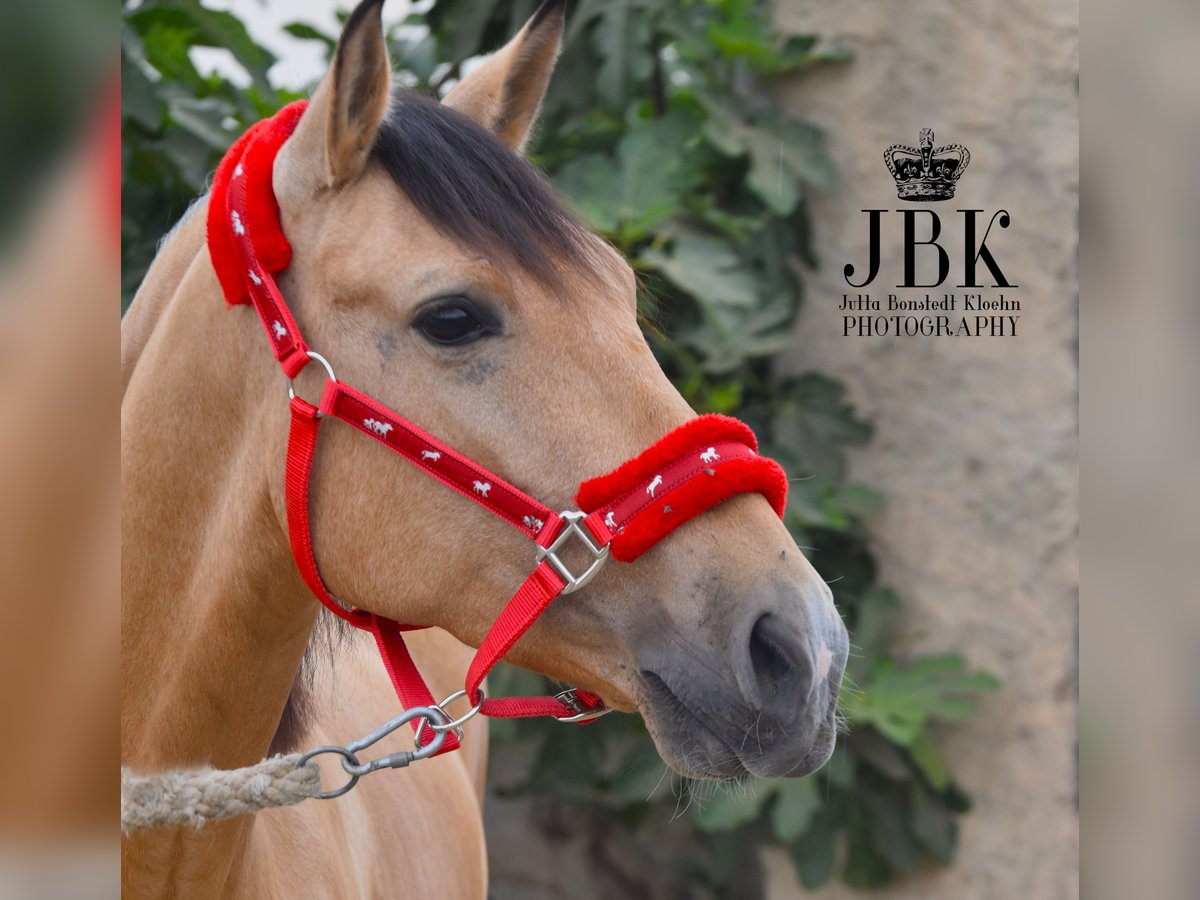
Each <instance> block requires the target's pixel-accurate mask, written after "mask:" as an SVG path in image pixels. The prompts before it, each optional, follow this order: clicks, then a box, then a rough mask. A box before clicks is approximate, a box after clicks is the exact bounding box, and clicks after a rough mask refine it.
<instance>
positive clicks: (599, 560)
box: [537, 510, 608, 594]
mask: <svg viewBox="0 0 1200 900" xmlns="http://www.w3.org/2000/svg"><path fill="white" fill-rule="evenodd" d="M558 515H559V517H560V518H561V519H562V520H563V522H564V523H565V527H564V528H563V530H562V531H560V532H559V533H558V537H556V538H555V539H554V541H553V542H552V543H551V544H550V546H549V547H543V546H541V545H538V548H537V562H538V563H540V562H541V561H542V560H546V562H548V563H550V565H551V566H552V567H553V568H554V571H556V572H557V573H558V574H559V575H560V576H561V577H562V579H563V581H565V582H566V583H567V584H566V587H564V588H563V589H562V592H563V593H564V594H570V593H572V592H574V591H577V590H579V589H580V588H581V587H583V586H584V585H585V584H587V583H588V582H589V581H591V580H592V579H593V578H595V577H596V573H597V572H599V571H600V568H601V566H603V565H604V563H605V562H607V561H608V545H607V544H605V545H604V546H603V547H601V546H599V545H598V544H597V543H596V539H595V537H594V536H593V535H592V534H591V532H590V531H589V530H588V529H587V528H585V527H583V524H582V523H583V520H584V519H586V518H587V513H583V512H580V511H578V510H567V511H565V512H560V513H559V514H558ZM572 535H574V536H575V537H577V538H579V540H581V541H583V546H584V547H586V548H587V550H588V552H589V553H591V554H592V562H591V565H589V566H588V567H587V569H585V570H584V572H583V574H582V575H579V576H576V575H575V573H574V572H572V571H571V570H570V569H568V568H567V564H566V563H564V562H563V561H562V560H561V559H559V558H558V555H557V551H558V550H559V549H561V548H562V546H563V544H565V543H566V542H567V541H568V540H570V539H571V536H572Z"/></svg>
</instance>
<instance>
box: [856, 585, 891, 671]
mask: <svg viewBox="0 0 1200 900" xmlns="http://www.w3.org/2000/svg"><path fill="white" fill-rule="evenodd" d="M899 608H900V601H899V600H897V599H896V595H895V593H894V592H892V591H890V590H888V589H887V588H880V587H873V588H871V589H870V590H868V591H867V592H866V593H864V594H863V595H862V596H861V597H860V598H859V600H858V603H857V605H856V608H855V622H854V628H853V630H852V632H851V636H850V640H851V641H852V642H853V644H854V646H855V648H856V649H857V653H858V656H857V657H851V660H850V665H851V666H852V667H853V668H854V670H855V677H856V678H860V679H861V678H862V677H863V673H862V672H861V671H860V669H861V666H860V665H859V663H860V661H861V662H862V663H867V662H869V661H870V660H872V659H874V658H875V657H876V656H877V655H878V654H879V648H880V645H881V644H882V641H883V636H884V634H885V633H886V631H887V629H888V627H889V626H890V625H891V623H892V621H893V620H894V619H895V617H896V612H897V610H898V609H899Z"/></svg>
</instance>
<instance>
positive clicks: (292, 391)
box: [287, 350, 337, 415]
mask: <svg viewBox="0 0 1200 900" xmlns="http://www.w3.org/2000/svg"><path fill="white" fill-rule="evenodd" d="M306 352H307V355H308V358H309V359H313V360H316V361H317V362H319V363H320V364H321V365H322V366H324V367H325V374H326V375H328V376H329V380H330V381H337V376H336V375H334V374H333V366H331V365H330V364H329V360H327V359H326V358H325V357H323V356H322V355H321V354H320V353H318V352H317V351H316V350H308V351H306ZM301 371H303V370H301ZM287 392H288V399H289V400H295V399H296V385H295V380H294V379H292V378H289V379H287ZM317 415H320V413H319V412H318V413H317Z"/></svg>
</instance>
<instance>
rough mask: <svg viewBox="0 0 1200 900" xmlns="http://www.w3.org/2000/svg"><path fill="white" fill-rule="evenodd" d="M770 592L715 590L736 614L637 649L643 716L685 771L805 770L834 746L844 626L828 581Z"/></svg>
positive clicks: (716, 603) (715, 602) (717, 604)
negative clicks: (753, 596)
mask: <svg viewBox="0 0 1200 900" xmlns="http://www.w3.org/2000/svg"><path fill="white" fill-rule="evenodd" d="M765 594H766V598H765V599H766V602H763V601H760V602H759V603H746V602H735V601H732V600H731V599H730V598H710V599H709V600H708V602H710V603H711V604H712V607H711V608H713V609H730V610H732V611H734V612H733V614H731V615H730V616H723V615H714V616H710V617H707V619H706V621H709V622H711V626H710V627H708V628H705V629H704V630H703V631H701V632H698V633H694V634H692V635H690V636H687V637H684V636H681V634H680V632H679V631H678V630H676V631H674V633H673V634H672V635H671V637H670V639H669V640H665V641H663V640H655V639H650V640H647V641H646V643H645V644H644V645H643V646H641V647H639V648H638V657H637V660H638V668H639V670H640V675H641V681H642V686H643V693H642V698H641V702H640V704H639V705H640V706H641V712H642V715H643V717H644V718H645V719H646V722H647V724H648V725H649V728H650V731H651V734H652V735H653V737H654V740H655V743H656V745H657V746H658V750H659V753H660V754H661V755H662V757H663V759H664V760H666V761H667V763H668V764H669V765H671V767H672V768H674V769H675V770H676V771H678V772H680V773H681V774H683V775H687V776H690V777H697V778H714V777H715V778H722V777H731V776H734V777H735V776H740V775H745V774H751V775H758V776H768V777H770V776H802V775H808V774H810V773H812V772H815V771H816V770H817V769H819V768H820V767H821V766H823V765H824V764H825V763H826V762H827V761H828V760H829V757H830V755H831V754H832V753H833V748H834V744H835V737H836V731H837V726H836V713H837V702H838V691H839V688H840V686H841V680H842V673H843V672H844V670H845V666H846V657H847V653H848V647H849V642H848V637H847V634H846V629H845V626H844V625H843V624H842V621H841V618H840V617H839V616H838V615H837V613H836V612H835V611H834V609H833V604H832V602H831V600H830V599H829V597H828V588H826V587H825V586H824V584H821V585H820V586H819V589H806V590H800V589H797V588H796V587H793V586H789V585H781V584H776V585H772V586H771V587H770V588H768V589H767V591H766V592H765ZM660 633H662V632H660Z"/></svg>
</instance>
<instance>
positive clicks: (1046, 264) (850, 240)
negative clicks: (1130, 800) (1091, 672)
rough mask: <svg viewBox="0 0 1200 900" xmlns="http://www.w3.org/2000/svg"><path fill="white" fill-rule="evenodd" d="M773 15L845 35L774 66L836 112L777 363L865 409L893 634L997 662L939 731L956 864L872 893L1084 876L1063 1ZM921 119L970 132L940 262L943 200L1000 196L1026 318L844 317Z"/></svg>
mask: <svg viewBox="0 0 1200 900" xmlns="http://www.w3.org/2000/svg"><path fill="white" fill-rule="evenodd" d="M776 16H777V20H778V22H779V24H780V26H781V27H783V28H784V29H786V30H788V31H790V32H811V33H816V34H820V35H823V36H826V37H833V38H840V39H842V40H844V41H845V42H846V43H847V44H848V45H849V46H850V47H851V48H852V49H853V50H854V51H855V54H856V56H855V59H854V61H853V62H851V63H848V64H845V65H838V66H829V67H826V68H824V69H822V70H819V71H815V72H811V73H806V74H805V75H804V76H802V77H800V78H798V79H797V80H795V82H794V83H790V84H788V85H787V86H786V87H785V89H784V98H785V101H786V105H787V107H788V108H789V110H790V111H791V112H793V113H794V114H796V115H799V116H801V117H803V118H807V119H809V120H811V121H813V122H815V123H817V124H819V125H820V126H822V127H823V128H824V129H825V130H826V131H827V133H828V135H829V140H830V143H831V147H832V150H833V153H834V155H835V157H836V159H837V162H838V166H839V170H840V174H841V179H842V183H841V184H840V185H839V187H838V188H837V189H835V190H833V191H830V192H828V193H827V194H824V195H822V196H818V197H815V198H814V199H813V201H812V214H813V220H814V229H815V234H816V249H817V252H818V255H819V258H820V260H821V268H820V269H819V270H818V271H816V272H814V273H812V274H811V276H810V278H809V281H808V285H809V287H808V297H807V300H806V304H805V308H804V311H803V313H802V315H801V318H800V321H799V323H798V327H797V346H796V349H795V351H794V353H792V354H791V355H790V357H789V359H788V363H787V365H788V367H789V368H791V369H795V370H797V371H803V370H806V369H809V368H814V369H819V370H821V371H824V372H829V373H831V374H833V375H835V376H838V377H840V378H841V379H843V380H844V381H845V382H846V383H847V385H848V386H849V388H850V390H851V394H852V397H853V399H854V401H855V403H856V404H857V406H858V409H859V411H860V412H861V413H863V414H865V415H866V416H867V417H868V418H870V419H871V420H872V421H873V422H874V423H875V426H876V437H875V440H874V442H873V444H872V445H871V446H870V447H869V448H868V449H867V450H866V451H864V452H862V453H859V454H858V455H857V456H855V457H854V459H853V461H852V473H853V476H854V477H856V478H857V479H860V480H864V481H866V482H867V483H869V484H873V485H876V486H878V487H880V488H882V489H883V490H884V491H885V492H886V493H887V496H888V500H889V504H888V509H887V511H886V512H885V513H884V514H883V515H882V516H880V517H879V518H878V519H877V520H876V521H874V522H873V523H872V531H873V533H874V535H875V545H876V548H877V550H878V554H879V558H880V562H881V566H882V576H883V579H884V581H885V582H887V583H890V584H891V585H893V586H894V587H896V588H897V589H898V590H899V592H900V594H901V596H902V599H903V602H904V613H903V628H902V634H901V635H900V636H899V637H900V640H901V642H902V645H903V647H904V648H905V649H906V651H908V650H911V651H913V652H921V651H939V650H961V651H964V652H965V653H966V654H967V656H968V658H969V659H970V661H971V662H972V663H973V664H974V665H976V666H979V667H982V668H986V669H988V670H990V671H991V672H993V673H995V674H996V675H998V676H999V677H1000V678H1001V679H1002V680H1003V688H1002V690H1001V691H1000V692H999V693H998V694H996V695H994V696H993V697H991V698H989V699H988V700H987V701H986V702H985V704H984V707H983V709H982V713H981V715H980V716H979V717H978V718H977V719H975V720H973V721H972V722H971V723H969V724H968V725H965V726H958V727H954V728H950V729H946V730H945V731H944V740H943V747H944V748H945V749H946V752H947V754H948V756H949V759H950V761H951V763H952V767H953V770H954V772H955V773H956V775H957V776H958V778H959V780H960V782H961V783H962V784H963V785H964V787H965V788H966V789H967V790H968V791H969V792H970V793H971V795H972V796H973V797H974V799H975V803H976V807H975V810H974V811H973V812H972V813H971V814H970V815H969V816H968V817H967V818H966V819H965V820H964V827H963V831H962V838H961V849H960V854H959V859H958V862H957V864H956V865H955V866H954V867H953V868H950V869H948V870H945V871H934V872H930V873H928V874H927V875H922V876H921V877H919V878H916V879H912V880H910V881H909V882H907V883H905V884H903V885H901V886H900V887H897V888H894V889H891V890H889V891H887V892H885V894H884V895H885V896H887V897H889V898H892V897H895V898H913V900H916V898H922V900H927V898H928V900H940V898H947V900H949V898H953V900H970V898H980V900H1015V898H1020V900H1062V898H1068V897H1074V896H1076V895H1077V891H1078V878H1077V876H1076V874H1075V871H1074V870H1075V860H1076V853H1077V845H1078V839H1077V817H1076V808H1075V788H1074V774H1075V768H1074V752H1075V696H1074V695H1075V686H1076V677H1075V653H1074V641H1075V622H1076V607H1075V603H1076V588H1077V579H1078V573H1077V563H1076V534H1077V520H1076V499H1077V490H1076V486H1077V476H1076V416H1075V403H1076V396H1075V391H1076V368H1077V367H1076V352H1075V348H1074V341H1075V304H1076V274H1077V273H1076V265H1075V252H1076V240H1077V221H1076V215H1077V203H1078V183H1077V180H1078V179H1077V167H1078V141H1077V102H1076V99H1077V93H1076V73H1077V68H1078V53H1077V21H1078V8H1077V5H1076V3H1075V2H1072V0H1036V2H1033V0H979V2H974V3H961V2H953V0H908V2H904V3H894V2H882V0H848V2H847V0H843V2H839V3H817V2H812V0H803V2H801V0H780V2H778V3H777V5H776ZM922 127H931V128H933V129H934V131H935V132H936V135H937V137H936V143H937V144H939V145H940V144H943V143H952V142H961V143H963V144H966V145H967V147H968V148H969V150H970V151H971V156H972V159H971V163H970V166H969V168H968V170H967V171H966V173H965V174H964V176H963V179H962V181H961V183H960V185H959V188H958V192H957V195H956V197H955V200H954V201H953V202H948V203H939V204H935V205H934V208H936V209H937V210H938V211H939V212H940V213H941V214H942V218H943V221H944V223H945V224H946V225H947V229H946V230H947V231H950V232H955V231H956V232H958V234H959V238H958V241H957V242H956V241H955V240H954V239H953V237H948V238H947V240H946V241H945V245H946V247H947V249H948V250H949V252H950V258H951V260H952V264H953V266H954V267H953V268H952V269H951V275H952V277H954V276H955V273H956V270H957V269H958V267H959V266H961V263H960V262H959V258H960V254H961V252H962V251H961V250H960V249H959V248H961V246H962V244H961V228H959V227H957V226H952V222H953V219H952V218H951V217H952V216H954V215H955V214H954V213H953V210H955V209H957V208H959V207H967V206H971V207H978V208H982V209H987V210H995V209H998V208H1005V209H1007V210H1008V211H1009V212H1010V213H1011V214H1012V226H1011V227H1010V228H1009V229H1008V230H1007V231H1003V232H1001V231H999V229H994V231H993V235H994V236H993V237H992V238H991V239H989V241H988V244H989V247H991V249H992V250H993V252H994V253H995V255H996V257H997V259H998V261H999V262H1000V264H1001V266H1002V267H1003V268H1004V270H1005V273H1006V274H1007V275H1008V276H1009V278H1010V280H1011V281H1015V282H1016V283H1017V284H1018V285H1019V289H1018V290H1016V291H1013V292H1011V293H1009V292H1006V293H1009V295H1010V296H1012V297H1015V298H1017V299H1019V300H1020V301H1021V304H1022V310H1021V319H1020V320H1019V328H1020V331H1019V335H1018V337H1016V338H941V339H934V338H909V337H904V338H884V339H880V338H855V337H842V336H841V316H842V313H841V312H839V311H838V310H837V309H836V306H837V304H838V303H839V302H840V299H841V296H842V293H843V292H844V291H846V290H849V289H848V288H847V287H846V284H845V281H844V280H843V276H842V266H843V265H844V264H845V263H846V262H855V264H856V266H865V260H866V229H865V224H864V220H865V218H866V217H865V216H864V215H863V214H862V213H861V212H859V210H860V209H864V208H884V207H887V208H890V209H897V208H900V207H902V206H904V205H905V204H904V203H903V201H898V200H897V199H896V195H895V191H894V190H893V188H892V185H891V183H890V176H889V175H888V173H887V171H886V169H885V168H884V165H883V160H882V152H883V150H884V148H886V147H887V146H888V145H890V144H893V143H907V144H915V143H916V142H917V131H918V129H920V128H922ZM960 201H961V202H960ZM896 218H897V220H898V219H899V217H898V216H897V217H896ZM886 234H887V226H885V235H886ZM900 260H901V257H900V249H899V241H898V240H893V241H892V242H891V243H890V244H885V246H884V259H883V265H882V268H881V276H880V278H879V279H878V280H877V284H878V285H881V286H883V287H884V288H885V290H886V287H887V286H889V285H894V284H896V283H897V282H898V281H899V280H900V272H901V262H900ZM860 271H861V269H860ZM856 280H857V278H856ZM893 290H894V289H893ZM896 292H897V293H900V294H904V293H908V292H902V291H896ZM912 293H917V292H912ZM823 574H824V575H825V576H826V577H835V576H836V573H828V572H827V573H823ZM769 863H770V866H769V867H770V872H771V890H770V891H769V896H771V897H772V898H774V900H782V898H788V897H794V896H798V895H801V894H802V891H801V890H800V889H799V888H798V887H797V886H796V885H795V882H794V881H793V879H792V877H791V872H790V866H789V864H788V863H787V861H786V860H784V859H782V858H780V857H774V858H771V859H770V860H769ZM849 895H850V892H848V891H846V890H845V889H843V888H841V887H834V888H832V889H826V890H825V891H823V892H822V894H821V896H824V897H829V898H833V897H845V896H849Z"/></svg>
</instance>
